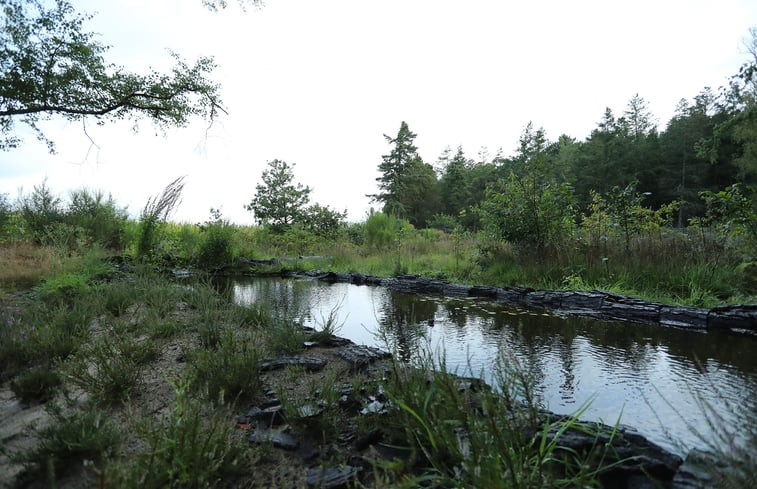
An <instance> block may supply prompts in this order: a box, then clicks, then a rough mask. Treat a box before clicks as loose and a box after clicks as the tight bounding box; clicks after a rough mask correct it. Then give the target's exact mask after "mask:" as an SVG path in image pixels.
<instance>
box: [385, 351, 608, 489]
mask: <svg viewBox="0 0 757 489" xmlns="http://www.w3.org/2000/svg"><path fill="white" fill-rule="evenodd" d="M504 362H506V360H504V359H501V360H500V368H499V369H498V372H499V373H498V376H497V377H496V379H497V382H496V385H495V386H494V388H493V389H490V388H488V386H486V385H485V384H484V383H483V382H481V381H477V380H475V379H474V380H469V379H461V378H460V377H457V376H456V375H453V374H450V373H446V371H445V365H444V361H443V359H441V360H434V359H433V358H432V357H431V356H430V355H427V356H424V357H423V360H422V361H421V364H420V367H421V368H408V367H407V366H403V365H400V364H397V363H395V364H394V368H393V373H394V374H393V376H392V377H391V380H390V382H389V383H388V386H387V391H388V395H389V397H390V399H391V400H392V403H393V404H394V405H395V406H396V412H397V416H396V417H392V418H389V419H390V420H392V421H391V423H392V424H391V425H390V426H389V428H390V429H391V433H392V440H391V441H390V442H389V443H390V444H392V443H393V444H398V445H401V446H402V445H404V446H406V447H407V450H408V457H407V460H409V461H410V462H411V463H410V465H411V466H417V467H420V469H421V474H422V475H423V477H422V478H424V479H425V480H433V481H434V484H435V485H436V486H437V487H487V488H489V487H491V488H497V487H502V488H504V487H507V488H542V487H594V486H596V485H597V484H598V479H599V476H600V474H601V473H602V472H603V471H604V470H606V469H608V468H610V467H612V466H613V464H614V463H616V462H617V460H614V459H613V458H612V457H611V456H610V454H609V453H606V452H605V450H607V448H605V447H603V446H602V444H600V443H597V446H596V447H595V449H593V450H589V451H588V452H586V453H579V452H577V451H575V450H573V449H571V448H567V447H564V446H563V445H562V444H561V440H560V438H561V436H563V434H565V433H566V432H568V431H569V430H581V431H584V432H586V431H588V432H589V433H594V432H593V431H592V430H598V429H599V428H597V427H596V426H587V425H583V424H581V423H579V421H578V420H577V418H578V416H580V415H581V412H582V410H579V411H578V412H577V413H575V416H570V417H565V418H562V419H560V420H555V419H554V418H550V417H549V416H547V414H546V413H545V412H544V411H542V410H541V408H540V406H539V405H538V402H537V401H536V399H535V398H534V396H533V395H532V393H533V380H532V379H531V378H530V377H529V375H528V374H527V372H526V371H524V370H523V369H522V367H520V366H519V365H517V364H512V362H510V363H504ZM585 408H586V407H583V408H582V409H585ZM394 423H396V424H394ZM384 426H387V425H386V424H385V425H384ZM594 434H595V436H596V437H597V439H599V437H600V435H604V436H605V437H608V436H609V440H610V441H611V440H612V438H613V436H614V434H613V433H612V432H610V433H601V432H600V431H596V433H594ZM384 469H385V470H386V469H387V466H384ZM403 470H406V469H403Z"/></svg>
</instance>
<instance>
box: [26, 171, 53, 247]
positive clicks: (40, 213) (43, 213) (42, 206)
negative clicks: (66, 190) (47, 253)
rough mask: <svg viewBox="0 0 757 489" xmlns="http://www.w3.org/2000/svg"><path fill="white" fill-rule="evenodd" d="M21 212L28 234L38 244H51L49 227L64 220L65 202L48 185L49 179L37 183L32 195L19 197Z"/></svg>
mask: <svg viewBox="0 0 757 489" xmlns="http://www.w3.org/2000/svg"><path fill="white" fill-rule="evenodd" d="M19 212H20V214H21V217H22V218H23V221H24V224H25V226H24V227H25V229H26V232H27V234H28V236H29V237H30V238H31V239H32V240H33V241H34V242H35V243H37V244H50V243H48V242H47V237H48V236H47V228H48V227H49V226H50V225H51V224H53V223H60V222H62V221H63V203H62V201H61V199H60V197H57V196H56V195H54V194H53V192H52V190H51V189H50V187H48V186H47V180H44V181H43V182H42V183H41V184H40V185H35V186H34V190H33V191H32V193H31V195H26V196H23V197H21V198H20V199H19Z"/></svg>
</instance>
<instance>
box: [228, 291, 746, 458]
mask: <svg viewBox="0 0 757 489" xmlns="http://www.w3.org/2000/svg"><path fill="white" fill-rule="evenodd" d="M227 291H228V293H229V294H231V295H232V297H233V299H234V300H235V301H236V302H237V303H239V304H243V305H248V304H254V303H259V302H260V303H264V304H268V306H269V307H270V308H271V309H272V310H273V311H276V312H279V313H282V314H288V315H291V316H294V317H297V318H301V319H302V320H303V322H304V323H305V324H306V325H309V326H313V327H316V328H320V327H321V326H322V325H323V324H324V322H325V321H327V319H328V317H329V315H330V314H331V313H332V311H335V312H336V315H337V318H338V319H337V321H338V323H339V324H341V327H340V329H339V331H338V335H339V336H344V337H346V338H349V339H351V340H352V341H354V342H356V343H359V344H366V345H373V346H378V347H381V348H388V349H391V350H392V351H395V352H396V353H397V355H398V356H399V357H400V358H401V359H403V360H408V361H410V360H411V359H412V358H413V356H414V355H415V354H416V353H417V352H418V351H419V349H420V348H424V347H426V348H430V349H431V351H434V352H437V353H439V352H443V353H444V357H445V359H446V366H447V369H448V370H451V371H455V372H457V373H459V374H464V375H475V376H483V377H484V378H485V379H487V380H491V379H492V375H493V365H495V364H496V361H497V358H498V355H499V354H501V353H502V352H504V354H505V355H506V356H507V357H508V358H510V359H517V361H518V362H520V363H521V364H522V365H528V366H530V368H531V369H532V371H533V374H534V376H535V378H536V381H537V387H538V393H539V395H540V397H541V399H542V401H543V404H544V405H545V407H546V408H548V409H550V410H552V411H554V412H557V413H561V414H569V413H574V412H575V411H576V410H578V409H579V408H581V407H583V406H585V405H586V404H588V408H587V409H586V412H585V413H583V414H582V418H584V419H590V420H601V421H603V422H605V423H608V424H614V423H615V422H617V421H618V419H620V422H621V423H623V424H626V425H630V426H633V427H635V428H637V429H638V430H639V431H640V432H641V433H642V434H644V435H645V436H647V437H648V438H649V439H651V440H653V441H655V442H657V443H659V444H661V445H663V446H665V447H666V448H668V449H671V450H673V451H674V452H676V453H679V454H682V455H683V454H685V453H686V452H687V451H688V450H689V449H690V448H692V447H695V446H698V447H703V445H704V444H703V442H702V440H701V439H700V438H699V437H698V436H697V435H696V434H695V433H694V431H698V432H699V433H700V435H701V436H703V437H705V439H708V438H712V436H713V434H712V432H711V431H710V423H708V421H707V418H706V416H705V415H704V413H705V412H707V411H708V409H704V410H703V408H702V406H701V403H700V402H698V397H703V398H704V399H707V402H708V405H709V407H710V409H712V413H714V414H715V415H716V416H719V417H721V418H722V419H721V420H719V421H717V424H719V425H721V426H725V427H727V428H729V429H730V428H733V429H735V427H737V426H739V425H743V424H744V423H749V422H750V421H749V420H751V422H754V421H755V420H757V399H756V396H755V394H756V393H757V355H755V354H754V352H755V346H757V340H755V339H753V338H750V337H738V336H732V335H728V334H717V333H707V334H705V333H700V332H692V331H686V330H680V329H674V328H667V327H662V326H656V325H643V324H635V323H623V322H605V321H596V320H591V319H585V318H576V317H569V318H562V317H557V316H552V315H548V314H542V313H538V312H534V311H529V310H525V309H519V308H514V307H512V306H507V305H504V304H501V303H498V302H496V301H492V300H485V299H468V298H466V299H459V298H444V297H433V296H419V295H413V294H405V293H401V292H398V291H394V290H390V289H386V288H383V287H374V286H357V285H352V284H327V283H324V282H319V281H315V280H305V279H280V278H243V279H235V280H233V281H232V282H231V283H230V287H229V288H228V289H227Z"/></svg>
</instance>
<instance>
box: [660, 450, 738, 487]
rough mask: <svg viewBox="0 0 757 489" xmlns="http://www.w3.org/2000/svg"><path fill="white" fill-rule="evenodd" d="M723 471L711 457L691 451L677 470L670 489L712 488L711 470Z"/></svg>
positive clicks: (722, 466)
mask: <svg viewBox="0 0 757 489" xmlns="http://www.w3.org/2000/svg"><path fill="white" fill-rule="evenodd" d="M713 468H716V469H717V470H723V469H725V468H726V467H725V466H724V465H723V464H722V463H718V461H717V460H716V459H715V457H713V456H712V455H710V454H708V453H706V452H703V451H701V450H698V449H696V448H695V449H693V450H691V451H690V452H689V454H688V455H687V456H686V460H684V462H683V465H681V466H680V467H679V468H678V472H676V475H675V477H674V478H673V483H672V484H671V487H672V488H673V489H709V488H711V487H714V481H713V480H712V469H713Z"/></svg>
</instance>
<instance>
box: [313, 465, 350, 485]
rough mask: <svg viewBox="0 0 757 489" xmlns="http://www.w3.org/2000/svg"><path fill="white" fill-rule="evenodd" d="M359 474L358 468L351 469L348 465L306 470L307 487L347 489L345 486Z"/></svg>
mask: <svg viewBox="0 0 757 489" xmlns="http://www.w3.org/2000/svg"><path fill="white" fill-rule="evenodd" d="M359 472H360V468H359V467H352V466H350V465H342V466H340V467H329V468H325V469H308V473H307V483H308V487H314V488H318V489H338V488H340V487H347V485H348V484H349V483H350V482H351V481H352V480H353V479H355V478H356V477H357V474H358V473H359Z"/></svg>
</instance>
